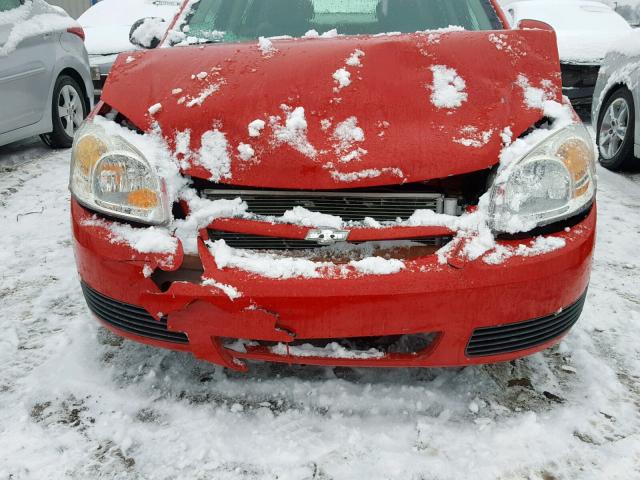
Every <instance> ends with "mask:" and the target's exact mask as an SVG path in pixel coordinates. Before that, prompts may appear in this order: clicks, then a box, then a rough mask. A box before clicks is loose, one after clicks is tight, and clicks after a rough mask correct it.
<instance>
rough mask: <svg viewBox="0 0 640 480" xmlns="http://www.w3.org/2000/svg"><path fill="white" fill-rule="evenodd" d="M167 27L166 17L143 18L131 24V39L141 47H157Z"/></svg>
mask: <svg viewBox="0 0 640 480" xmlns="http://www.w3.org/2000/svg"><path fill="white" fill-rule="evenodd" d="M167 27H168V25H167V22H166V21H165V19H164V18H159V17H147V18H141V19H140V20H137V21H136V22H135V23H134V24H133V25H132V26H131V30H129V41H130V42H131V43H132V44H134V45H136V46H137V47H140V48H147V49H149V48H156V47H157V46H158V45H160V42H161V41H162V38H163V37H164V35H165V33H167Z"/></svg>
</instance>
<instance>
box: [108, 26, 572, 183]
mask: <svg viewBox="0 0 640 480" xmlns="http://www.w3.org/2000/svg"><path fill="white" fill-rule="evenodd" d="M272 43H273V50H271V51H270V52H269V55H267V56H265V55H263V51H262V49H261V46H260V45H259V44H258V42H255V43H244V44H216V45H209V46H192V47H179V48H167V49H157V50H154V51H148V52H137V53H135V54H134V58H133V59H132V58H129V59H128V60H126V61H125V59H124V58H120V59H119V60H118V62H117V63H116V66H115V67H114V69H113V70H112V74H111V76H110V77H109V80H108V82H107V85H106V87H105V90H104V93H103V100H104V101H105V103H107V104H109V105H110V106H112V107H114V108H115V109H117V110H118V111H120V112H121V113H122V114H123V115H125V116H126V117H127V118H128V119H129V120H131V121H132V122H133V123H134V124H136V125H137V126H138V127H139V128H141V129H142V130H145V131H149V130H150V129H151V127H152V125H157V126H159V127H160V129H161V131H162V132H163V134H164V136H165V137H166V140H167V141H168V143H169V145H170V146H171V148H173V149H174V150H176V152H177V153H178V157H179V158H180V159H181V164H182V168H183V170H184V171H185V173H187V174H189V175H192V176H195V177H200V178H205V179H211V180H213V181H217V182H221V183H226V184H234V185H243V186H256V187H263V188H269V187H272V188H307V189H335V188H353V187H356V186H357V187H365V186H374V185H385V184H398V183H402V182H415V181H422V180H427V179H432V178H444V177H446V176H449V175H456V174H462V173H467V172H471V171H477V170H481V169H484V168H488V167H491V166H493V165H495V164H496V163H497V162H498V158H499V154H500V151H501V149H502V146H503V144H502V139H501V133H502V132H503V131H504V130H505V129H506V128H509V129H510V130H511V131H512V132H513V134H515V135H516V136H518V135H519V134H520V133H522V132H524V131H525V130H527V129H528V128H529V127H531V125H533V124H534V123H535V122H536V121H537V120H539V119H540V117H541V115H542V114H541V111H540V110H539V109H536V108H532V107H531V106H530V105H529V104H528V103H527V99H525V90H524V89H523V88H522V86H521V85H519V83H518V81H519V79H521V78H522V75H523V74H524V75H525V76H526V77H527V79H528V81H529V83H530V85H531V86H532V87H537V88H538V89H539V91H541V92H544V95H545V96H546V97H548V99H550V100H556V101H561V99H562V96H561V80H560V73H559V70H558V63H559V61H558V57H557V54H556V53H555V52H556V51H557V49H556V44H555V36H554V35H553V33H551V32H545V31H534V30H530V31H500V32H452V33H437V34H434V33H433V32H424V33H416V34H410V35H394V36H375V37H338V38H331V39H297V40H294V39H285V40H273V41H272ZM354 55H355V57H354ZM354 58H357V59H358V61H357V62H356V61H354ZM381 99H382V100H381Z"/></svg>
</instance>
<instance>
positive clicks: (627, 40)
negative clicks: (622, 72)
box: [609, 29, 640, 57]
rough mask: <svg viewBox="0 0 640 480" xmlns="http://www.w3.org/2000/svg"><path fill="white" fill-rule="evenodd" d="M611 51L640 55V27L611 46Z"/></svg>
mask: <svg viewBox="0 0 640 480" xmlns="http://www.w3.org/2000/svg"><path fill="white" fill-rule="evenodd" d="M609 51H610V52H615V53H621V54H622V55H626V56H629V57H635V56H640V29H638V30H633V31H632V32H630V33H628V34H626V35H625V36H623V37H620V38H619V39H618V40H616V41H615V42H613V44H611V46H610V47H609Z"/></svg>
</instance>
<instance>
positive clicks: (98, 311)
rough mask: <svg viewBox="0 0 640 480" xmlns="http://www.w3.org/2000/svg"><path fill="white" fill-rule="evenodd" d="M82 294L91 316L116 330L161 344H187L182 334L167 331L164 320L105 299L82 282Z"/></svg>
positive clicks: (142, 310)
mask: <svg viewBox="0 0 640 480" xmlns="http://www.w3.org/2000/svg"><path fill="white" fill-rule="evenodd" d="M82 293H84V298H85V300H86V301H87V305H88V306H89V309H90V310H91V311H92V312H93V314H94V315H96V316H97V317H98V318H99V319H100V320H102V321H103V322H105V323H107V324H109V325H111V326H113V327H114V328H117V329H118V330H122V331H123V332H127V333H131V334H132V335H138V336H139V337H145V338H149V339H151V340H158V341H161V342H169V343H182V344H185V343H189V340H188V339H187V336H186V335H185V334H184V333H178V332H170V331H169V330H168V329H167V319H166V318H163V319H162V320H160V321H158V320H156V319H155V318H153V317H152V316H151V315H150V314H149V312H147V311H146V310H145V309H143V308H140V307H136V306H134V305H129V304H127V303H122V302H119V301H118V300H113V299H112V298H109V297H105V296H104V295H102V294H101V293H98V292H96V291H95V290H93V289H92V288H91V287H89V286H88V285H87V284H86V283H84V282H82Z"/></svg>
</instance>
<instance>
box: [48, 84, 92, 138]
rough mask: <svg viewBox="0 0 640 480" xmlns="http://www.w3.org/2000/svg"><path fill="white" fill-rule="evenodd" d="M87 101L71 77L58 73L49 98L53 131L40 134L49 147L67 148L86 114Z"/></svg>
mask: <svg viewBox="0 0 640 480" xmlns="http://www.w3.org/2000/svg"><path fill="white" fill-rule="evenodd" d="M88 113H89V112H88V111H87V101H86V100H85V98H84V94H83V93H82V88H80V85H78V82H76V81H75V80H74V79H73V78H71V77H69V76H67V75H60V76H59V77H58V79H57V80H56V84H55V85H54V87H53V98H52V100H51V120H52V123H53V131H52V132H51V133H46V134H44V135H41V138H42V140H43V141H44V142H45V143H46V144H47V145H49V146H50V147H51V148H69V147H71V145H72V144H73V135H74V134H75V132H76V131H77V130H78V128H80V125H81V124H82V121H83V120H84V119H85V118H86V117H87V115H88Z"/></svg>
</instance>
